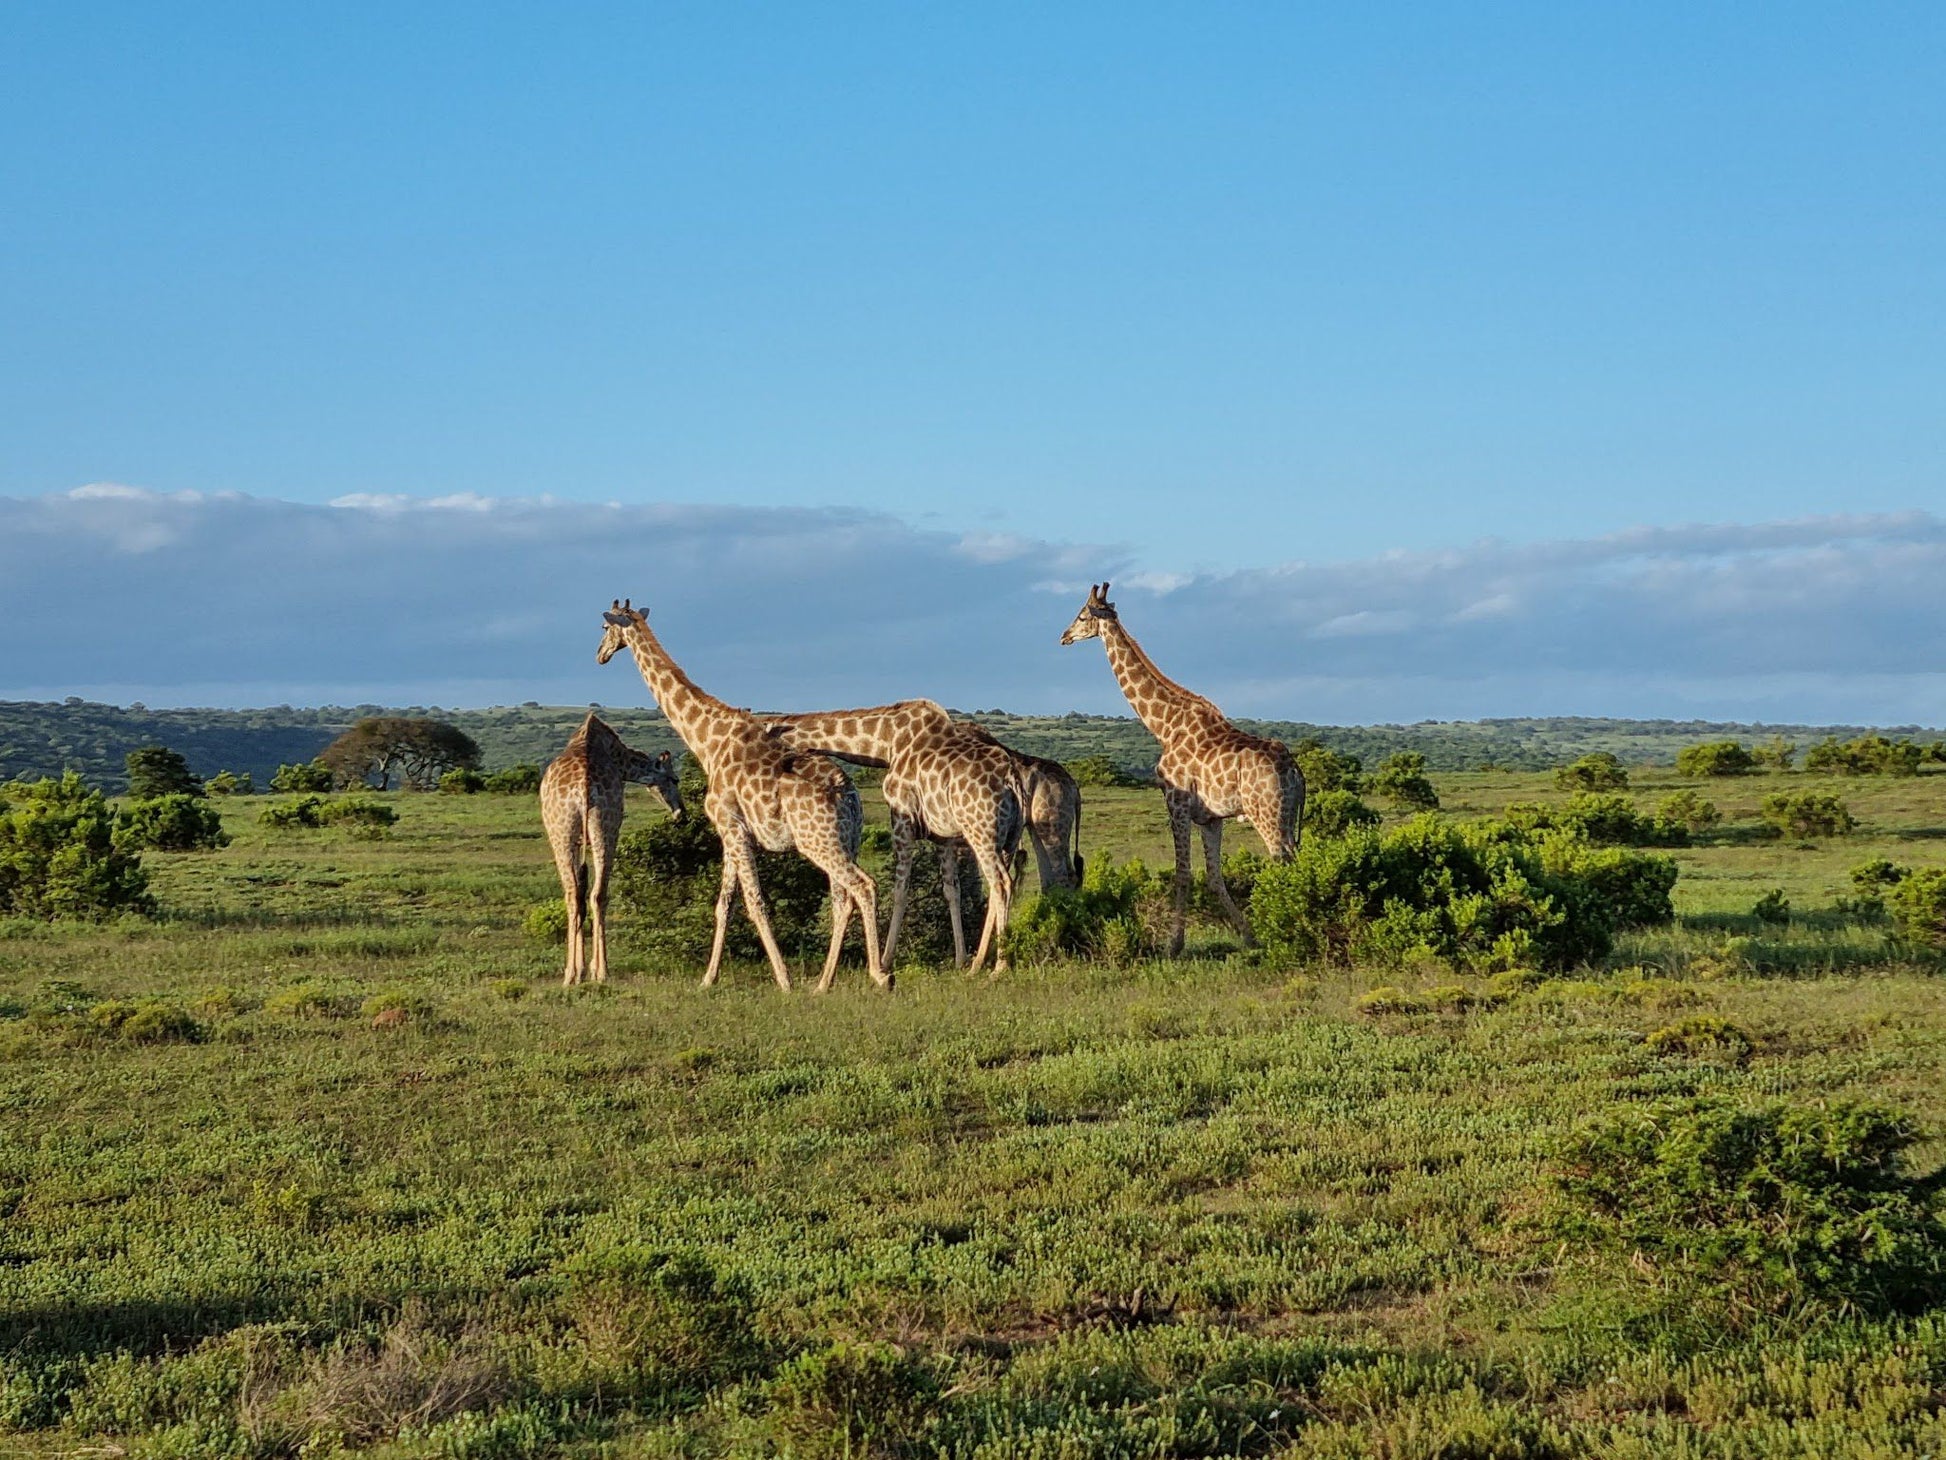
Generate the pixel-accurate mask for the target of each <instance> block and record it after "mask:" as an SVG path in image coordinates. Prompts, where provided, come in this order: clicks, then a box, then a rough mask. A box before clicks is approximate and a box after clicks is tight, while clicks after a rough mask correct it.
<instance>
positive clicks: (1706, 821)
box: [1655, 791, 1723, 846]
mask: <svg viewBox="0 0 1946 1460" xmlns="http://www.w3.org/2000/svg"><path fill="white" fill-rule="evenodd" d="M1722 819H1723V816H1722V813H1721V812H1719V811H1718V810H1717V809H1716V806H1715V804H1714V803H1713V802H1710V801H1705V800H1704V799H1703V798H1702V797H1701V796H1700V795H1698V794H1697V793H1696V792H1694V791H1672V792H1670V793H1669V794H1668V795H1667V796H1664V797H1663V798H1662V804H1661V805H1659V806H1658V807H1656V809H1655V820H1656V826H1657V827H1658V833H1657V834H1658V836H1660V837H1663V838H1665V840H1664V841H1663V845H1665V846H1667V845H1672V844H1676V843H1672V842H1671V841H1670V840H1667V838H1668V837H1669V835H1670V833H1672V832H1678V831H1679V832H1681V833H1682V834H1683V835H1684V836H1685V837H1693V836H1700V835H1702V833H1704V832H1706V831H1709V830H1710V829H1711V828H1712V827H1714V826H1715V825H1716V824H1717V823H1718V822H1720V821H1721V820H1722Z"/></svg>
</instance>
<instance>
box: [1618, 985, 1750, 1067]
mask: <svg viewBox="0 0 1946 1460" xmlns="http://www.w3.org/2000/svg"><path fill="white" fill-rule="evenodd" d="M1678 987H1680V985H1678ZM1642 1043H1643V1045H1644V1047H1645V1048H1647V1049H1648V1050H1650V1051H1651V1052H1652V1053H1655V1054H1666V1055H1684V1056H1690V1057H1702V1058H1711V1059H1720V1060H1726V1061H1728V1062H1729V1063H1731V1064H1742V1063H1743V1062H1744V1061H1745V1060H1747V1059H1749V1058H1750V1055H1751V1052H1752V1051H1753V1050H1755V1049H1756V1047H1757V1044H1756V1041H1755V1040H1753V1039H1752V1038H1751V1037H1750V1036H1749V1034H1747V1033H1746V1032H1745V1031H1744V1030H1742V1029H1740V1028H1738V1027H1737V1026H1736V1025H1734V1024H1732V1023H1731V1022H1730V1021H1729V1020H1727V1019H1722V1018H1719V1017H1717V1016H1716V1015H1714V1014H1693V1015H1691V1016H1690V1017H1689V1018H1687V1019H1681V1020H1678V1021H1677V1022H1676V1023H1674V1024H1666V1025H1664V1026H1663V1027H1662V1028H1660V1029H1658V1030H1656V1031H1655V1032H1654V1033H1652V1034H1650V1035H1649V1036H1648V1038H1646V1039H1644V1040H1643V1041H1642Z"/></svg>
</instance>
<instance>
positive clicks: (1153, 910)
mask: <svg viewBox="0 0 1946 1460" xmlns="http://www.w3.org/2000/svg"><path fill="white" fill-rule="evenodd" d="M1170 897H1171V893H1170V881H1169V878H1168V877H1167V876H1165V875H1163V874H1161V873H1154V872H1151V871H1149V869H1148V867H1147V866H1146V865H1144V864H1143V863H1142V862H1141V861H1139V860H1132V861H1128V862H1125V863H1123V864H1121V865H1120V866H1117V865H1115V864H1114V863H1113V862H1110V861H1109V860H1108V859H1107V858H1106V857H1094V858H1091V859H1090V860H1089V862H1088V868H1087V872H1086V874H1085V875H1084V876H1083V877H1082V879H1081V885H1080V886H1079V887H1076V888H1064V887H1056V888H1050V889H1048V890H1047V891H1044V892H1041V893H1039V894H1037V895H1036V896H1035V897H1033V898H1031V899H1030V900H1029V901H1028V902H1027V903H1026V905H1025V906H1023V907H1021V908H1020V909H1019V911H1018V912H1017V913H1016V914H1015V916H1014V925H1013V939H1012V945H1011V946H1012V949H1013V953H1014V956H1015V957H1017V958H1019V959H1022V960H1023V961H1026V962H1030V963H1045V962H1047V961H1049V960H1050V959H1053V958H1057V957H1063V956H1067V957H1101V958H1104V959H1106V958H1109V957H1110V956H1111V954H1112V955H1114V959H1115V961H1117V962H1121V963H1127V962H1132V961H1134V959H1136V958H1138V957H1140V956H1141V955H1143V954H1145V953H1149V952H1153V951H1154V950H1155V948H1156V947H1158V946H1159V945H1160V943H1161V941H1162V939H1161V934H1162V931H1163V928H1164V927H1165V926H1166V924H1164V922H1163V919H1164V918H1166V916H1167V909H1168V907H1169V905H1170Z"/></svg>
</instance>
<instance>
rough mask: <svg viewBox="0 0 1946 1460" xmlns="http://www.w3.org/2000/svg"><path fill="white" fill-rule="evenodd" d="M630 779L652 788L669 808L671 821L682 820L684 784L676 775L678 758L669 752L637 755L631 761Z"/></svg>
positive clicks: (629, 767)
mask: <svg viewBox="0 0 1946 1460" xmlns="http://www.w3.org/2000/svg"><path fill="white" fill-rule="evenodd" d="M628 778H629V779H630V780H631V781H639V782H640V783H641V784H643V785H645V786H648V787H649V788H651V789H652V790H653V791H654V792H655V793H656V794H657V795H658V796H660V797H661V798H662V804H663V805H664V806H667V807H668V808H669V819H670V820H672V821H681V820H682V784H681V781H680V778H679V777H678V776H677V775H676V758H675V757H674V756H673V755H671V754H670V753H669V752H668V751H666V750H665V751H663V752H662V754H660V755H647V754H637V755H633V756H631V757H630V759H629V766H628Z"/></svg>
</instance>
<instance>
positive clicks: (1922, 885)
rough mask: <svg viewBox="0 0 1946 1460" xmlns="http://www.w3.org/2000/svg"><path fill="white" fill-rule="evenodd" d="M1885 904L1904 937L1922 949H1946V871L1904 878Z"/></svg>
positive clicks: (1915, 874)
mask: <svg viewBox="0 0 1946 1460" xmlns="http://www.w3.org/2000/svg"><path fill="white" fill-rule="evenodd" d="M1885 900H1886V905H1887V907H1888V908H1889V909H1890V911H1891V913H1892V922H1893V925H1894V926H1895V927H1897V928H1898V930H1899V934H1900V936H1901V937H1903V938H1906V939H1909V940H1910V941H1912V942H1914V943H1917V944H1920V945H1921V946H1922V947H1926V948H1939V949H1946V867H1933V868H1929V869H1928V870H1926V871H1924V872H1913V873H1911V874H1909V875H1908V876H1905V877H1902V878H1900V879H1899V880H1898V882H1896V883H1895V884H1893V886H1892V888H1891V890H1890V891H1889V892H1888V893H1887V894H1886V899H1885Z"/></svg>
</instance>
